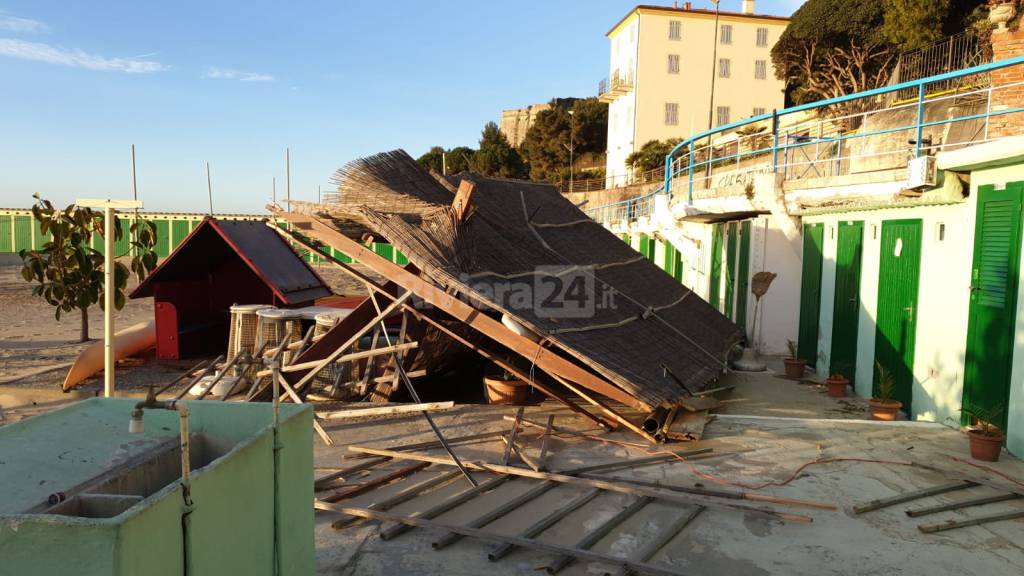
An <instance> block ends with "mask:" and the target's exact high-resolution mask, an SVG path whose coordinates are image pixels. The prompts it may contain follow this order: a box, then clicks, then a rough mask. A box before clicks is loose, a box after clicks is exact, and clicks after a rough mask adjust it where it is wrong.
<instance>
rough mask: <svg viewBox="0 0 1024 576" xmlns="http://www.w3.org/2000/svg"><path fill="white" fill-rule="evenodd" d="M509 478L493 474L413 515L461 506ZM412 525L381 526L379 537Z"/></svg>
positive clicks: (425, 516) (430, 515)
mask: <svg viewBox="0 0 1024 576" xmlns="http://www.w3.org/2000/svg"><path fill="white" fill-rule="evenodd" d="M511 479H512V477H511V476H495V477H494V478H490V479H488V480H486V481H484V482H481V483H479V484H477V485H476V486H472V487H470V488H466V489H465V490H463V491H462V492H459V493H458V494H454V495H452V496H450V497H449V498H447V499H446V500H445V501H443V502H441V503H439V504H437V505H436V506H432V507H431V508H428V509H426V510H424V511H423V512H416V513H414V514H413V517H415V518H420V519H423V520H429V519H431V518H435V517H437V516H440V515H441V514H444V513H445V512H447V511H449V510H451V509H452V508H455V507H457V506H461V505H462V504H465V503H466V502H469V501H470V500H472V499H473V498H476V497H477V496H478V495H480V494H483V493H484V492H487V491H489V490H493V489H495V488H497V487H498V486H500V485H502V484H504V483H505V482H508V481H509V480H511ZM413 527H414V526H413V525H412V524H408V523H405V524H398V525H395V526H390V527H388V528H382V529H381V531H380V539H381V540H391V539H392V538H395V537H396V536H399V535H401V534H404V533H406V532H408V531H409V530H412V529H413Z"/></svg>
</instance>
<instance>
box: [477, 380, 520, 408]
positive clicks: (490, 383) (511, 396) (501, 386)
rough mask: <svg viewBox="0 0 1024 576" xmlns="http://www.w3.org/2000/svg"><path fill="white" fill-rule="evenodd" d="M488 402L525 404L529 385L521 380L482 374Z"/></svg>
mask: <svg viewBox="0 0 1024 576" xmlns="http://www.w3.org/2000/svg"><path fill="white" fill-rule="evenodd" d="M484 390H485V391H486V393H487V402H488V404H513V405H518V404H525V403H526V397H527V395H528V394H529V392H530V385H529V384H527V383H526V382H524V381H522V380H503V379H501V378H491V377H488V376H484Z"/></svg>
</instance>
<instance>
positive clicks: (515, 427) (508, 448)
mask: <svg viewBox="0 0 1024 576" xmlns="http://www.w3.org/2000/svg"><path fill="white" fill-rule="evenodd" d="M523 410H525V408H524V407H523V406H520V407H519V410H516V419H515V420H513V421H512V432H511V433H509V436H508V438H507V439H506V438H504V437H502V440H504V441H505V456H504V457H503V458H502V459H501V463H502V464H504V465H505V466H508V462H509V459H511V458H512V449H513V448H515V445H516V436H518V435H519V425H520V423H522V421H523Z"/></svg>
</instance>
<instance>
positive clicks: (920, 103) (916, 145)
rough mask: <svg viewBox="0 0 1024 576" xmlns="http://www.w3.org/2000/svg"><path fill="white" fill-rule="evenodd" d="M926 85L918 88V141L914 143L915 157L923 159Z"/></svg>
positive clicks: (922, 84)
mask: <svg viewBox="0 0 1024 576" xmlns="http://www.w3.org/2000/svg"><path fill="white" fill-rule="evenodd" d="M923 123H924V83H923V82H922V83H921V84H920V85H919V86H918V87H917V140H915V142H914V157H915V158H920V157H921V138H922V137H923V136H924V126H922V124H923Z"/></svg>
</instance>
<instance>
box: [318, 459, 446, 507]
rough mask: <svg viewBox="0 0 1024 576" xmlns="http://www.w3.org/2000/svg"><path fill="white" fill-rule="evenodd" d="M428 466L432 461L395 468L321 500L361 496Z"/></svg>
mask: <svg viewBox="0 0 1024 576" xmlns="http://www.w3.org/2000/svg"><path fill="white" fill-rule="evenodd" d="M427 466H430V462H417V463H415V464H412V465H409V466H406V467H405V468H399V469H398V470H395V471H394V472H391V473H389V474H385V475H384V476H381V477H380V478H374V479H373V480H370V481H369V482H365V483H363V484H360V485H359V486H356V487H354V488H350V489H348V490H341V491H339V492H335V493H334V494H331V495H330V496H327V497H325V498H321V500H323V501H324V502H337V501H339V500H345V499H346V498H353V497H355V496H359V495H360V494H365V493H366V492H369V491H370V490H375V489H377V488H380V487H381V486H383V485H385V484H390V483H392V482H394V481H395V480H398V479H399V478H405V477H406V476H408V475H410V474H413V473H415V472H419V471H420V470H423V469H424V468H426V467H427Z"/></svg>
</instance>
